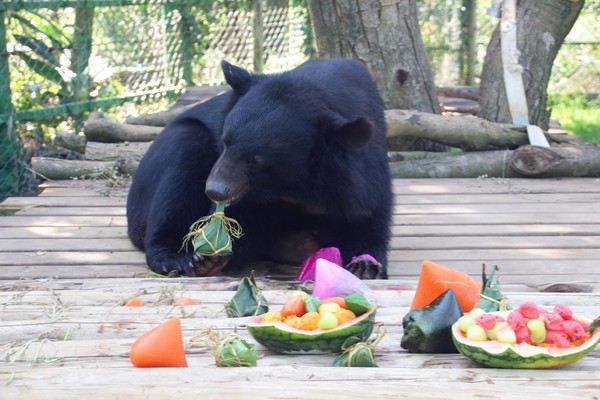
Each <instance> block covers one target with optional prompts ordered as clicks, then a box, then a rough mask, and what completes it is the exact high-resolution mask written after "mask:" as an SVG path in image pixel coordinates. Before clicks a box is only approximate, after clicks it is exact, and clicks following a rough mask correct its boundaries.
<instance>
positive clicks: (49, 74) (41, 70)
mask: <svg viewBox="0 0 600 400" xmlns="http://www.w3.org/2000/svg"><path fill="white" fill-rule="evenodd" d="M18 55H19V57H21V58H22V59H23V61H24V62H25V64H27V66H28V67H29V68H31V69H32V70H33V71H34V72H35V73H37V74H39V75H41V76H43V77H44V78H46V79H48V80H51V81H52V82H56V83H57V84H59V85H60V86H61V87H62V86H63V85H66V84H67V83H66V81H65V79H64V78H63V77H62V75H61V74H60V72H59V71H58V69H56V68H55V67H54V66H52V65H50V64H48V63H47V62H45V61H42V60H38V59H35V58H33V57H31V56H29V55H28V54H27V53H24V52H18Z"/></svg>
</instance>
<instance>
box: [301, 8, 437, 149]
mask: <svg viewBox="0 0 600 400" xmlns="http://www.w3.org/2000/svg"><path fill="white" fill-rule="evenodd" d="M308 7H309V10H310V14H311V22H312V27H313V33H314V37H315V44H316V48H317V55H318V56H319V57H323V58H334V57H346V58H354V59H356V60H359V61H362V62H363V63H364V64H365V65H366V66H367V67H368V68H369V71H370V72H371V75H372V76H373V79H374V80H375V82H376V84H377V87H378V89H379V92H380V93H381V97H382V98H383V102H384V104H385V107H386V108H388V109H411V110H419V111H423V112H429V113H437V114H439V113H440V106H439V103H438V99H437V96H436V93H435V85H434V82H433V74H432V72H431V67H430V65H429V59H428V58H427V54H426V52H425V47H424V45H423V41H422V39H421V31H420V27H419V23H418V14H417V2H416V1H415V0H408V1H401V0H355V1H350V0H338V1H332V0H322V1H321V0H309V1H308ZM390 145H391V147H393V148H394V149H396V150H438V151H444V150H446V148H445V147H444V146H436V145H434V144H431V143H430V142H426V141H422V140H420V139H414V138H402V139H401V142H400V143H390Z"/></svg>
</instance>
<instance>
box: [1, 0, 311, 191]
mask: <svg viewBox="0 0 600 400" xmlns="http://www.w3.org/2000/svg"><path fill="white" fill-rule="evenodd" d="M301 3H302V2H297V1H288V0H248V1H201V0H60V1H58V0H14V1H6V0H5V1H2V2H0V20H1V25H0V28H1V29H0V141H1V142H2V144H3V145H2V148H1V150H0V152H1V153H0V161H2V164H1V166H0V189H2V191H1V192H0V197H1V196H3V195H5V194H7V193H10V194H11V195H14V194H19V193H29V192H30V189H29V188H28V187H27V186H28V185H24V182H23V179H22V178H18V179H17V176H19V177H23V176H25V175H26V174H25V172H24V171H27V174H29V175H31V172H30V169H28V164H29V161H30V159H31V157H35V156H52V157H59V158H67V159H73V158H81V157H83V155H82V154H80V153H76V152H73V151H70V150H68V149H63V148H60V147H57V146H56V145H55V143H54V142H53V140H52V139H53V137H54V135H55V133H56V132H57V131H59V130H64V131H68V132H72V133H78V134H81V128H82V123H83V121H84V120H85V118H87V115H88V113H89V111H91V110H97V109H100V110H109V111H110V113H111V115H112V116H115V118H117V119H118V118H119V117H120V116H122V117H125V116H126V115H125V114H127V113H129V114H132V113H137V112H139V107H142V106H143V107H144V112H151V111H156V110H158V109H164V108H165V107H166V103H165V102H164V100H161V99H165V98H166V99H167V100H173V99H174V98H175V97H176V96H177V95H178V94H180V93H182V92H183V91H184V90H185V88H186V87H187V86H191V85H207V84H211V85H212V84H221V83H223V79H222V77H221V75H222V74H221V72H220V70H219V63H220V61H221V60H222V59H227V60H228V61H230V62H233V63H237V64H239V65H242V66H244V67H246V68H250V69H252V70H256V69H259V70H264V71H266V72H272V71H277V70H282V69H287V68H291V67H294V66H296V65H298V64H299V63H300V62H302V61H303V60H304V59H306V58H307V57H306V55H305V51H304V50H305V49H304V47H305V43H304V42H305V29H306V26H307V24H308V22H307V11H306V9H305V8H303V7H302V4H301ZM153 107H155V109H153ZM17 160H18V161H17ZM29 175H28V176H29ZM15 185H19V186H18V187H15Z"/></svg>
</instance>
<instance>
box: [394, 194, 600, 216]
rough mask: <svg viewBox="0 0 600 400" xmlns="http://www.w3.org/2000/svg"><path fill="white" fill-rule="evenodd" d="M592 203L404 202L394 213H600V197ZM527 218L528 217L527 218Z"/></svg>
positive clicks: (457, 214)
mask: <svg viewBox="0 0 600 400" xmlns="http://www.w3.org/2000/svg"><path fill="white" fill-rule="evenodd" d="M598 200H599V201H598V202H592V203H558V204H557V203H554V204H545V205H544V204H536V203H527V204H518V205H515V204H460V205H454V204H424V205H421V204H418V205H416V204H403V205H400V206H396V207H394V214H396V215H405V214H427V215H429V216H431V215H432V214H436V215H438V214H439V215H443V214H452V215H456V216H457V218H460V216H461V215H463V214H481V215H488V214H515V213H525V214H533V213H538V214H541V213H551V214H557V213H578V214H590V213H600V198H599V199H598ZM525 219H527V218H525Z"/></svg>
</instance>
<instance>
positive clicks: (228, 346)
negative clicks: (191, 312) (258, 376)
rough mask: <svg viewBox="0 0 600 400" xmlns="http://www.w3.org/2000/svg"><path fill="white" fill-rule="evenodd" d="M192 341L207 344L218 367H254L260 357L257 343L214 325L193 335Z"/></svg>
mask: <svg viewBox="0 0 600 400" xmlns="http://www.w3.org/2000/svg"><path fill="white" fill-rule="evenodd" d="M190 342H192V343H193V342H200V343H202V344H203V345H205V346H207V347H208V348H209V349H210V351H211V352H212V354H213V357H214V358H215V363H216V364H217V367H254V366H256V360H257V358H258V356H257V353H256V345H254V344H251V343H248V342H246V341H245V340H244V339H242V338H241V337H240V336H239V335H238V334H237V332H228V333H222V332H221V331H219V330H218V329H217V328H215V327H214V326H210V327H208V328H207V329H204V330H203V331H202V332H200V333H199V334H198V335H196V336H194V337H192V338H191V339H190Z"/></svg>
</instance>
